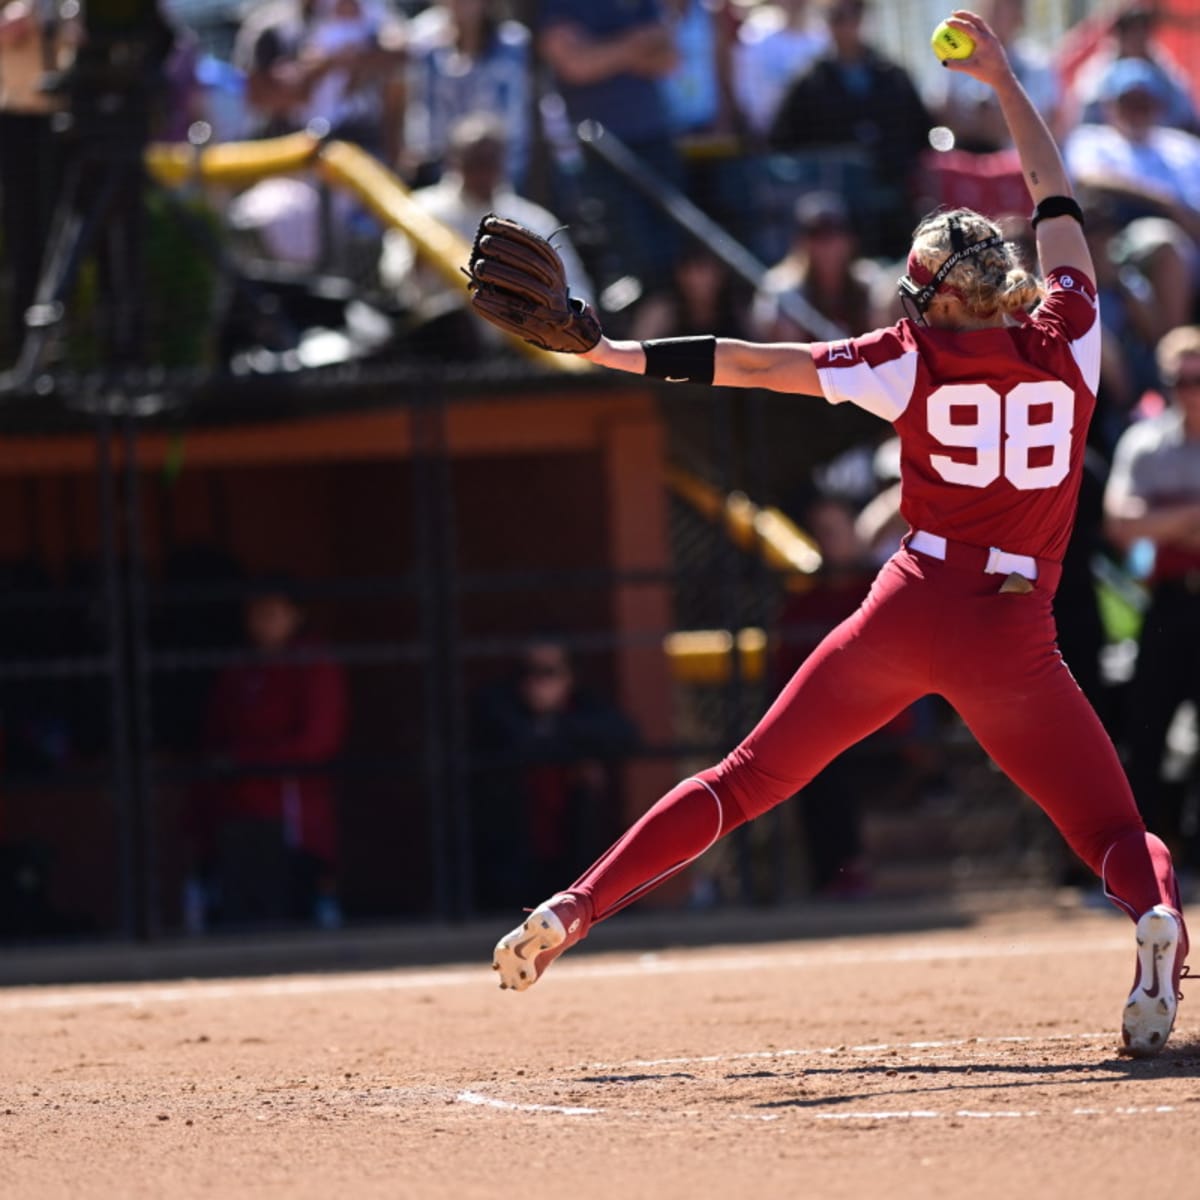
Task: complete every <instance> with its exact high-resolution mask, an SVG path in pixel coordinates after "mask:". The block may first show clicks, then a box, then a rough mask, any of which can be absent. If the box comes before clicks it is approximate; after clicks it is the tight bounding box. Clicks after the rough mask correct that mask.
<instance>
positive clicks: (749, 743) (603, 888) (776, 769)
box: [568, 618, 919, 920]
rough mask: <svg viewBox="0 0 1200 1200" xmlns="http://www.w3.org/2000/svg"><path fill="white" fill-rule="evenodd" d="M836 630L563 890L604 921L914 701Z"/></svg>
mask: <svg viewBox="0 0 1200 1200" xmlns="http://www.w3.org/2000/svg"><path fill="white" fill-rule="evenodd" d="M853 622H854V619H853V618H852V621H851V622H847V623H846V626H844V627H841V628H839V629H838V630H835V631H834V633H833V634H831V635H830V637H829V638H828V639H827V640H826V642H825V644H824V645H822V646H821V647H820V648H818V649H817V650H816V651H815V652H814V653H813V655H812V656H811V657H810V658H809V659H808V660H807V661H806V662H805V663H804V665H803V666H802V667H801V668H800V669H799V670H798V671H797V672H796V674H795V675H794V676H793V678H792V679H791V681H790V682H789V683H788V685H787V686H786V687H785V688H784V689H783V691H782V692H781V693H780V695H779V697H778V699H777V700H776V701H775V703H774V704H772V705H771V707H770V709H769V710H768V711H767V713H766V715H765V716H764V717H763V719H762V720H761V721H760V722H759V723H758V725H757V726H756V727H755V728H754V729H753V730H752V731H751V732H750V734H749V735H748V736H747V737H746V738H745V739H744V740H743V741H742V742H741V744H740V745H738V746H737V748H736V749H734V750H733V752H732V753H730V754H729V755H727V756H726V757H725V758H724V759H723V760H722V761H721V762H720V763H718V764H717V765H716V766H715V767H710V768H709V769H708V770H705V771H701V772H699V774H697V775H696V776H695V777H694V778H692V779H688V780H685V781H684V782H683V783H681V784H679V785H678V786H677V787H675V788H673V789H672V790H671V791H670V792H668V793H667V794H666V795H665V796H664V797H663V798H662V799H661V800H659V801H658V803H657V804H655V805H654V807H653V808H651V809H650V810H649V811H648V812H647V813H646V814H645V815H644V816H643V817H642V818H641V819H640V820H639V821H638V822H637V823H636V824H635V825H634V826H633V827H632V828H631V829H630V830H629V831H628V832H627V833H626V834H625V835H624V837H622V838H621V839H620V840H619V841H618V842H617V843H616V845H614V846H613V847H612V849H610V850H609V851H608V853H606V854H605V855H604V856H603V857H602V858H601V859H600V860H599V861H598V862H597V863H596V864H595V865H594V866H592V867H590V868H589V869H588V870H587V871H585V872H584V874H583V875H582V876H580V878H579V879H578V880H576V881H575V883H574V884H572V886H571V887H570V888H569V889H568V890H569V891H570V892H572V893H573V894H576V895H579V896H582V897H585V898H586V900H587V903H588V904H589V906H590V909H591V916H592V918H593V919H594V920H603V919H604V918H606V917H610V916H612V915H613V914H614V913H616V912H618V911H620V910H621V909H622V908H624V907H625V906H626V905H627V904H630V903H632V902H633V901H634V900H636V899H637V898H638V897H640V896H643V895H645V894H646V893H647V892H648V891H650V890H651V889H652V888H655V887H657V886H658V885H659V884H661V883H664V882H665V881H666V880H668V879H670V878H671V877H672V876H673V875H675V874H677V873H678V872H679V871H681V870H683V868H684V867H686V866H688V865H689V864H690V863H692V862H694V861H695V860H696V859H697V858H699V857H700V855H701V854H703V853H704V852H705V851H706V850H707V849H708V848H709V847H710V846H712V845H713V844H714V843H715V842H716V841H717V839H718V838H721V837H724V836H725V835H726V834H727V833H729V832H731V831H732V830H733V829H736V828H737V827H738V826H739V825H742V824H743V823H745V822H746V821H752V820H753V819H754V818H755V817H757V816H760V815H761V814H762V813H764V812H766V811H767V810H768V809H770V808H773V807H774V806H775V805H776V804H779V803H781V802H782V801H784V800H787V799H788V798H790V797H791V796H793V795H795V794H796V792H798V791H799V790H800V789H801V788H803V787H804V786H805V784H807V783H808V782H809V780H810V779H812V778H813V776H815V775H816V774H817V773H818V772H820V771H821V770H822V769H823V768H824V767H825V766H826V765H827V764H828V763H829V762H830V761H831V760H832V759H834V758H836V757H837V756H838V755H839V754H841V752H842V751H843V750H845V749H846V748H847V747H849V746H852V745H854V743H856V742H858V741H859V740H861V739H862V738H864V737H866V735H867V734H869V733H872V732H874V731H875V730H876V729H878V728H880V726H882V725H885V724H886V723H887V722H888V721H890V720H891V719H892V718H893V717H894V716H895V715H896V714H897V713H898V712H900V711H901V710H902V709H904V708H905V707H906V706H907V705H908V704H910V703H912V701H913V700H915V699H916V697H917V695H918V694H919V686H918V685H916V684H914V683H913V682H912V681H911V680H909V679H906V678H905V676H904V674H903V672H900V671H897V670H895V669H894V664H890V663H888V662H887V661H886V660H885V659H884V658H881V657H880V656H879V654H878V653H877V651H875V650H874V649H873V648H872V645H871V643H870V640H869V639H864V638H857V637H854V636H851V635H852V634H853V632H854V629H855V625H854V623H853Z"/></svg>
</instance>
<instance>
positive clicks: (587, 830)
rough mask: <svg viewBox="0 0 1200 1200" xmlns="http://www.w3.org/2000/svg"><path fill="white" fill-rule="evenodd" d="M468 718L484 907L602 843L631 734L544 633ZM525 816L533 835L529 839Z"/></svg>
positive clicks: (572, 865)
mask: <svg viewBox="0 0 1200 1200" xmlns="http://www.w3.org/2000/svg"><path fill="white" fill-rule="evenodd" d="M473 717H474V725H473V731H472V733H473V745H474V766H475V768H476V771H475V782H474V788H473V797H474V810H475V811H474V834H475V864H476V869H475V874H476V903H477V905H478V907H479V908H481V909H483V910H487V909H490V908H496V907H503V906H504V905H506V904H511V903H514V902H515V901H516V900H518V899H519V898H520V897H521V896H523V895H524V894H525V893H526V891H527V890H528V888H529V886H530V880H543V881H545V880H549V879H552V878H554V877H555V876H556V875H557V874H559V873H561V872H562V871H563V870H564V869H567V870H575V869H577V868H578V867H579V866H580V865H581V864H582V863H585V862H587V861H588V860H589V859H590V858H591V857H593V856H594V855H595V853H596V852H597V851H598V850H599V848H600V847H601V846H603V845H605V844H606V842H607V841H608V840H609V839H610V836H611V833H612V831H613V830H615V829H616V828H617V827H618V826H619V824H620V820H621V815H622V814H621V813H620V812H618V811H617V809H618V805H617V803H616V797H615V795H614V792H615V789H614V778H613V775H614V766H615V765H616V760H617V759H618V758H620V757H621V756H623V755H625V754H627V753H628V752H629V751H630V750H632V749H633V748H634V747H635V745H636V744H637V740H638V735H637V731H636V729H635V728H634V726H633V724H632V722H631V721H630V720H629V719H628V718H627V717H626V716H625V715H624V714H623V713H622V712H621V711H620V710H619V709H618V708H617V707H616V706H615V705H613V704H611V703H610V702H609V701H607V700H605V699H604V698H603V697H601V696H599V695H597V694H596V693H594V692H592V691H590V690H588V689H587V688H585V687H583V686H581V685H580V684H579V682H578V681H577V679H576V676H575V668H574V665H573V664H572V662H571V659H570V656H569V655H568V653H567V648H566V647H565V646H564V645H563V644H562V643H561V642H560V641H557V640H554V639H551V638H546V639H544V640H540V641H537V642H534V643H531V644H530V645H529V646H528V648H527V649H526V651H525V653H524V655H523V656H522V658H521V662H520V664H519V666H518V668H517V670H516V672H515V674H513V675H512V676H510V677H509V678H507V679H504V680H501V681H500V682H498V683H495V684H492V685H490V686H488V687H486V688H484V689H483V690H482V691H481V692H480V693H479V695H478V696H477V697H476V703H475V710H474V714H473ZM531 823H532V826H533V827H534V828H536V829H537V830H538V834H537V836H536V837H535V838H532V839H529V838H527V837H526V830H527V829H528V828H529V827H530V824H531Z"/></svg>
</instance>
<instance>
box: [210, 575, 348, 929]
mask: <svg viewBox="0 0 1200 1200" xmlns="http://www.w3.org/2000/svg"><path fill="white" fill-rule="evenodd" d="M245 622H246V635H247V639H248V641H249V644H250V646H251V647H252V648H253V649H254V651H255V652H256V655H255V657H254V659H253V660H252V661H248V662H242V663H237V664H235V665H233V666H229V667H226V668H225V670H223V671H222V672H221V673H220V675H218V677H217V679H216V682H215V684H214V685H213V691H212V694H211V696H210V697H209V705H208V722H207V732H206V747H207V750H208V752H209V754H210V755H211V756H212V757H213V758H215V759H216V760H217V761H218V762H220V763H222V764H224V765H225V766H227V767H228V768H230V769H231V770H232V771H233V772H234V776H233V778H231V779H229V780H228V781H224V780H219V781H213V782H212V783H210V784H208V785H206V786H205V787H203V788H202V789H200V790H199V792H198V795H197V797H196V805H195V812H194V831H193V834H194V854H195V858H196V864H195V866H196V875H195V876H194V877H193V887H194V886H195V885H196V884H199V885H200V886H201V887H202V889H203V898H202V902H203V909H204V911H203V913H202V914H200V915H198V916H197V915H196V914H193V915H192V918H191V923H192V925H193V931H196V929H197V927H201V928H202V927H203V926H204V925H205V924H207V923H213V924H222V925H229V924H272V923H278V922H283V921H300V922H312V923H316V924H321V925H330V924H336V923H337V919H338V918H337V909H336V870H337V859H338V853H337V850H338V838H337V813H336V806H335V784H334V781H333V779H331V778H330V777H329V776H328V775H326V774H322V773H320V772H313V771H312V770H311V769H308V770H306V769H305V768H312V767H313V766H316V765H318V764H321V763H329V762H331V761H332V760H333V759H334V758H336V757H337V755H338V754H339V753H340V752H341V749H342V746H343V744H344V741H345V736H346V724H347V696H346V679H345V674H344V672H343V670H342V667H341V666H340V665H339V664H338V663H335V662H333V661H332V660H331V659H329V658H328V657H326V656H325V655H323V654H321V653H319V650H320V646H319V643H318V642H317V641H316V640H315V639H314V638H313V637H312V636H311V635H310V634H309V633H308V632H307V630H306V629H305V623H306V614H305V611H304V608H303V606H302V604H301V602H300V600H299V598H298V596H297V593H296V588H295V585H294V584H293V583H292V582H291V581H290V580H288V579H286V578H283V577H269V578H264V579H261V580H259V581H258V582H257V583H256V584H255V586H254V590H253V592H252V593H251V595H250V596H249V598H248V599H247V601H246V606H245ZM290 656H302V657H290ZM289 767H290V768H292V769H291V770H289V769H288V768H289Z"/></svg>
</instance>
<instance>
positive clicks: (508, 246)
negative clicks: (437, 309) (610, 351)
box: [467, 213, 600, 354]
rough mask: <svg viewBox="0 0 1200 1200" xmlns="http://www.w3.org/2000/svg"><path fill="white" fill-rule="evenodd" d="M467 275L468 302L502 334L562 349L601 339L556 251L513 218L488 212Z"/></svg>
mask: <svg viewBox="0 0 1200 1200" xmlns="http://www.w3.org/2000/svg"><path fill="white" fill-rule="evenodd" d="M467 278H468V279H469V280H470V283H469V284H468V287H469V288H470V292H471V307H472V308H473V309H474V310H475V311H476V312H477V313H478V314H479V315H480V316H481V317H483V318H484V319H485V320H487V321H490V322H491V323H492V324H493V325H495V326H497V327H498V328H500V329H503V330H504V331H505V332H506V333H512V334H515V335H516V336H517V337H519V338H524V340H525V341H527V342H529V343H531V344H532V345H534V346H538V347H540V348H541V349H543V350H557V351H559V352H560V353H563V354H582V353H583V352H584V351H586V350H590V349H592V347H593V346H595V345H596V343H597V342H599V341H600V322H599V321H598V320H597V319H596V314H595V313H594V312H593V311H592V309H591V307H590V306H589V305H587V304H585V303H584V302H583V301H582V300H577V299H576V298H575V297H573V296H572V295H571V294H570V292H569V291H568V288H567V274H566V271H565V270H564V269H563V264H562V259H561V258H559V257H558V252H557V251H556V250H555V249H554V247H553V246H552V245H550V243H549V242H548V241H547V240H546V239H545V238H544V237H542V236H541V235H540V234H537V233H534V231H533V230H532V229H527V228H526V227H525V226H524V225H521V224H520V223H519V222H517V221H510V220H508V219H507V218H505V217H498V216H496V215H495V213H489V214H488V215H487V216H486V217H484V218H483V220H482V221H480V222H479V231H478V232H477V233H476V234H475V245H474V246H472V248H471V262H470V265H469V268H468V271H467Z"/></svg>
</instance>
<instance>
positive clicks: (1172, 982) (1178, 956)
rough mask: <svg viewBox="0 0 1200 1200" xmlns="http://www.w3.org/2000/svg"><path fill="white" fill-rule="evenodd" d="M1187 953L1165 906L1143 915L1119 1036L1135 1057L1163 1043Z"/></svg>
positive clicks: (1175, 917)
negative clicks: (1135, 963) (1129, 990)
mask: <svg viewBox="0 0 1200 1200" xmlns="http://www.w3.org/2000/svg"><path fill="white" fill-rule="evenodd" d="M1186 954H1187V932H1186V930H1185V929H1184V926H1183V921H1182V919H1181V917H1180V916H1179V914H1178V913H1177V912H1176V911H1175V910H1174V909H1172V908H1168V907H1167V906H1166V905H1165V904H1156V905H1155V906H1154V907H1153V908H1151V909H1149V910H1148V911H1147V912H1144V913H1143V914H1142V915H1141V917H1140V918H1139V920H1138V923H1137V974H1136V976H1135V977H1134V984H1133V991H1132V992H1130V993H1129V999H1128V1000H1127V1001H1126V1002H1125V1012H1124V1015H1123V1018H1122V1021H1121V1037H1122V1040H1123V1042H1124V1045H1125V1051H1126V1053H1128V1054H1131V1055H1133V1056H1134V1057H1135V1058H1145V1057H1147V1056H1149V1055H1153V1054H1157V1053H1158V1052H1159V1051H1160V1050H1161V1049H1162V1048H1163V1047H1164V1046H1165V1045H1166V1044H1167V1038H1168V1037H1170V1035H1171V1029H1172V1027H1173V1026H1174V1024H1175V1013H1176V1010H1177V1009H1178V1007H1179V977H1180V974H1181V972H1182V970H1183V960H1184V957H1185V956H1186Z"/></svg>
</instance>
